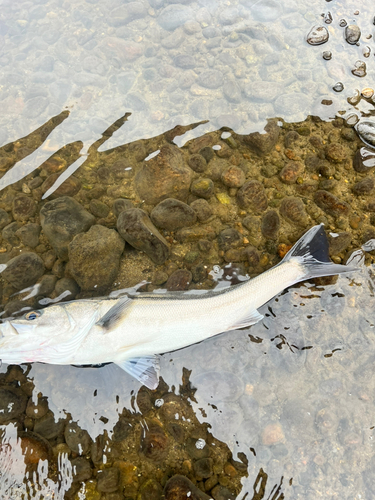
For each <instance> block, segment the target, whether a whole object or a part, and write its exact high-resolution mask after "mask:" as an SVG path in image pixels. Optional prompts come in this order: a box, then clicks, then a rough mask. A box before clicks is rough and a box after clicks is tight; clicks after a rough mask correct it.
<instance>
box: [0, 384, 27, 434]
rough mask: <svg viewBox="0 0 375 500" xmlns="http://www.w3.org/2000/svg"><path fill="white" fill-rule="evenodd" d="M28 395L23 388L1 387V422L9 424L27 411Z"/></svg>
mask: <svg viewBox="0 0 375 500" xmlns="http://www.w3.org/2000/svg"><path fill="white" fill-rule="evenodd" d="M26 404H27V397H26V395H25V394H24V393H23V392H22V390H21V389H18V388H15V387H0V424H1V425H3V424H7V423H8V422H9V421H10V420H13V419H16V418H18V417H20V415H22V413H23V412H24V411H25V408H26Z"/></svg>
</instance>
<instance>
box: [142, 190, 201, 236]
mask: <svg viewBox="0 0 375 500" xmlns="http://www.w3.org/2000/svg"><path fill="white" fill-rule="evenodd" d="M151 220H152V222H153V223H154V224H155V226H157V227H161V228H162V229H167V230H168V231H175V230H176V229H179V228H181V227H189V226H192V225H193V224H194V223H195V222H196V220H197V216H196V214H195V211H194V210H193V208H191V207H189V205H186V203H183V202H182V201H179V200H175V199H173V198H167V199H166V200H163V201H161V202H160V203H159V204H158V205H156V207H155V208H154V209H153V210H152V212H151Z"/></svg>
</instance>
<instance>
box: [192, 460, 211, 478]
mask: <svg viewBox="0 0 375 500" xmlns="http://www.w3.org/2000/svg"><path fill="white" fill-rule="evenodd" d="M212 466H213V464H212V459H211V458H201V459H200V460H197V461H196V462H195V463H194V472H195V475H196V476H197V477H198V478H201V479H200V480H202V479H207V478H209V477H211V476H212V474H213V471H212Z"/></svg>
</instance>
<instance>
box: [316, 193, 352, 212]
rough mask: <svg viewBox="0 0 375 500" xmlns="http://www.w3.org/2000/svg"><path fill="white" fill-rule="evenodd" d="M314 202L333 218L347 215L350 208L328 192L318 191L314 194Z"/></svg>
mask: <svg viewBox="0 0 375 500" xmlns="http://www.w3.org/2000/svg"><path fill="white" fill-rule="evenodd" d="M314 201H315V203H316V204H317V205H318V207H319V208H321V209H322V210H323V211H324V212H326V213H327V214H328V215H332V216H333V217H339V216H340V215H348V213H349V210H350V207H349V205H348V204H347V203H345V201H340V200H339V199H338V198H337V197H336V196H334V195H333V194H332V193H329V192H328V191H323V190H319V191H316V193H314Z"/></svg>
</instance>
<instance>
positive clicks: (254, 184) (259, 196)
mask: <svg viewBox="0 0 375 500" xmlns="http://www.w3.org/2000/svg"><path fill="white" fill-rule="evenodd" d="M237 201H238V204H239V205H240V207H241V208H248V209H250V210H252V211H253V212H255V213H260V212H264V211H265V210H266V209H267V206H268V201H267V196H266V192H265V190H264V187H263V184H261V183H260V182H259V181H254V180H253V181H247V182H245V184H244V185H243V186H242V187H241V188H240V189H239V190H238V192H237Z"/></svg>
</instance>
